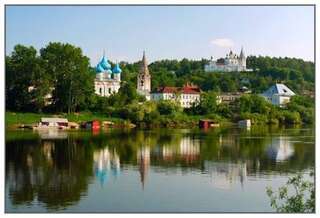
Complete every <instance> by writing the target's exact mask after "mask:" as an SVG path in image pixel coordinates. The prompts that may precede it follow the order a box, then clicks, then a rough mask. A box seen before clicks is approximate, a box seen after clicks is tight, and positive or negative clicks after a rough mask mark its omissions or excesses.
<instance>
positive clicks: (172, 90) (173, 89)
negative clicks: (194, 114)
mask: <svg viewBox="0 0 320 218" xmlns="http://www.w3.org/2000/svg"><path fill="white" fill-rule="evenodd" d="M177 91H178V88H177V87H170V86H165V87H160V88H158V89H157V92H158V93H176V92H177Z"/></svg>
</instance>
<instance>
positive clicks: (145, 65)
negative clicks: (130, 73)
mask: <svg viewBox="0 0 320 218" xmlns="http://www.w3.org/2000/svg"><path fill="white" fill-rule="evenodd" d="M140 73H141V74H149V69H148V62H147V59H146V52H145V51H144V50H143V56H142V64H141V67H140Z"/></svg>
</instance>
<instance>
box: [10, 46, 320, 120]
mask: <svg viewBox="0 0 320 218" xmlns="http://www.w3.org/2000/svg"><path fill="white" fill-rule="evenodd" d="M208 62H209V60H207V59H201V60H188V59H182V60H161V61H155V62H153V63H151V64H150V65H149V69H150V72H151V74H152V81H151V84H152V89H153V90H155V89H156V88H157V87H160V86H182V85H183V84H185V83H186V82H192V83H194V84H195V85H198V86H199V87H200V88H201V89H202V90H203V91H205V92H204V93H203V94H202V96H201V103H200V104H199V105H194V106H193V107H191V108H190V109H186V110H182V108H181V107H180V106H179V105H176V104H175V103H173V102H158V103H155V102H144V101H145V99H144V97H142V96H139V95H138V94H137V92H136V78H137V73H138V71H139V66H140V64H141V62H140V61H137V62H135V63H127V62H120V67H121V68H122V75H121V77H122V78H121V79H122V84H121V88H120V90H119V92H118V93H116V94H113V95H112V96H111V97H109V98H105V97H99V96H97V95H95V94H94V78H95V69H94V68H93V67H91V66H90V62H89V58H88V57H86V56H85V55H84V54H83V52H82V50H81V48H79V47H76V46H73V45H70V44H68V43H65V44H64V43H59V42H51V43H49V44H48V45H47V46H46V47H44V48H41V49H40V50H39V52H37V50H36V49H35V48H34V47H32V46H29V47H28V46H23V45H16V46H15V47H14V50H13V52H12V53H11V54H10V55H7V56H6V109H7V110H10V111H22V112H27V111H28V112H51V113H61V112H66V113H72V112H79V111H91V112H97V113H102V114H105V115H106V116H116V117H120V118H123V119H129V120H134V122H137V123H138V122H147V123H148V122H149V121H150V122H151V121H152V120H153V121H154V120H157V121H159V120H160V118H159V117H161V116H162V118H161V119H169V120H171V119H173V118H174V119H177V117H175V116H178V118H180V120H186V119H189V118H188V117H187V118H186V116H188V115H192V116H203V115H206V116H208V115H210V116H213V117H215V118H217V117H218V118H222V119H223V118H226V119H239V118H246V117H252V118H253V119H256V120H259V119H262V120H264V122H267V121H268V122H269V121H270V122H275V120H278V121H280V122H281V119H282V120H283V119H284V118H283V117H287V120H291V121H290V122H297V121H299V120H304V121H307V120H309V121H310V120H312V119H313V116H314V100H313V99H310V98H309V97H307V96H303V94H304V93H305V92H306V91H307V92H308V93H314V83H315V75H314V72H315V68H314V63H312V62H308V61H303V60H301V59H296V58H271V57H261V56H259V57H256V56H249V57H248V58H247V67H248V68H251V69H253V71H252V72H228V73H222V72H219V73H218V72H212V73H209V72H204V65H205V64H207V63H208ZM111 64H112V65H114V63H111ZM276 82H283V83H285V84H286V85H287V86H289V87H290V88H291V89H293V90H294V91H295V92H296V93H297V94H299V96H298V97H296V98H294V99H296V100H293V101H292V103H291V104H290V105H289V106H288V108H287V109H288V110H287V111H283V110H280V109H277V108H275V107H273V106H272V105H271V104H269V103H268V102H266V101H265V100H264V99H262V98H260V96H258V95H257V94H259V93H261V92H263V91H265V90H266V89H267V88H269V87H270V86H271V85H273V84H274V83H276ZM243 86H246V87H247V88H249V89H251V90H252V92H253V95H251V96H243V97H242V98H241V99H239V100H238V101H236V102H235V103H234V104H233V105H225V104H219V105H217V103H216V96H217V95H218V94H219V93H221V92H235V91H238V90H239V89H240V88H241V87H243ZM48 94H51V95H52V102H51V104H47V103H46V98H45V97H46V96H47V95H48ZM301 99H302V100H301ZM306 102H307V103H309V104H307V103H306ZM291 112H292V113H293V114H292V113H291ZM298 114H299V115H298ZM268 116H269V117H268ZM178 120H179V119H178ZM293 120H294V121H293ZM164 122H165V121H164Z"/></svg>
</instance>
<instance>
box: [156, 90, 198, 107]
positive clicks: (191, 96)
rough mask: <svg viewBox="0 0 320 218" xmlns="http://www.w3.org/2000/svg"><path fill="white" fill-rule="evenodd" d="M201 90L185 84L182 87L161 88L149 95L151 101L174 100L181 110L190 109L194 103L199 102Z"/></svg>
mask: <svg viewBox="0 0 320 218" xmlns="http://www.w3.org/2000/svg"><path fill="white" fill-rule="evenodd" d="M200 94H201V90H200V88H199V87H198V86H195V85H193V84H186V85H184V86H183V87H168V86H166V87H161V88H158V90H157V91H155V92H153V93H151V99H152V100H154V101H159V100H174V101H177V102H179V103H180V105H181V107H183V108H190V107H191V106H192V105H193V104H194V103H195V104H197V103H199V102H200Z"/></svg>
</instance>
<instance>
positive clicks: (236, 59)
mask: <svg viewBox="0 0 320 218" xmlns="http://www.w3.org/2000/svg"><path fill="white" fill-rule="evenodd" d="M220 60H221V61H220ZM220 60H219V61H214V60H213V58H212V57H211V60H210V62H209V64H207V65H205V66H204V71H205V72H214V71H221V72H231V71H251V69H247V58H246V56H245V54H244V51H243V48H241V52H240V55H239V56H238V55H237V54H235V53H233V52H232V51H231V50H230V52H229V54H227V55H226V57H225V58H223V59H220Z"/></svg>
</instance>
